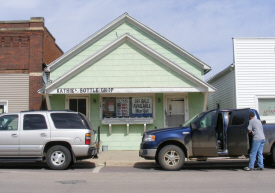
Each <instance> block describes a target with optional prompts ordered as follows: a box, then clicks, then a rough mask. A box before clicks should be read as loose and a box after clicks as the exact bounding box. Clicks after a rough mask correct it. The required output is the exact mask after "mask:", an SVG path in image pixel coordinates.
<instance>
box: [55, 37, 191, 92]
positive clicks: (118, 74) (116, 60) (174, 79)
mask: <svg viewBox="0 0 275 193" xmlns="http://www.w3.org/2000/svg"><path fill="white" fill-rule="evenodd" d="M133 58H134V60H133ZM85 87H86V88H98V87H99V88H108V87H112V88H113V87H114V88H119V87H132V88H137V87H170V88H171V87H196V85H195V84H194V83H192V82H190V81H189V80H187V79H186V78H184V77H182V76H181V75H179V74H178V73H177V72H175V71H173V70H171V69H170V68H168V67H167V66H165V65H164V64H162V63H160V62H159V61H157V60H156V59H154V58H152V57H151V56H149V55H148V54H146V53H145V52H143V51H141V50H139V49H138V48H136V47H135V46H133V45H132V44H131V43H129V42H125V43H123V44H122V45H120V46H119V47H118V48H116V49H115V50H113V51H111V52H110V53H109V54H107V55H106V56H104V57H103V58H102V59H101V60H99V61H96V62H95V63H93V64H89V66H88V67H87V68H86V69H84V70H83V71H82V72H80V73H79V74H77V75H75V76H74V77H72V78H71V79H70V80H68V81H67V82H66V83H64V84H63V85H61V86H59V88H85Z"/></svg>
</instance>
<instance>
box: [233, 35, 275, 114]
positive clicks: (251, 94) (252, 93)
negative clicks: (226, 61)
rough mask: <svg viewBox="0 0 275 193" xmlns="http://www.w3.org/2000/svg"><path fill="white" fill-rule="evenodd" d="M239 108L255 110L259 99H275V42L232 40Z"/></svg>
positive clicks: (246, 39) (270, 39) (245, 39)
mask: <svg viewBox="0 0 275 193" xmlns="http://www.w3.org/2000/svg"><path fill="white" fill-rule="evenodd" d="M233 44H234V62H235V71H236V106H237V108H246V107H249V108H255V109H257V110H258V105H257V98H258V97H261V96H265V97H267V96H270V97H271V98H275V78H274V77H275V76H274V75H275V38H233Z"/></svg>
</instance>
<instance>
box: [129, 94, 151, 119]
mask: <svg viewBox="0 0 275 193" xmlns="http://www.w3.org/2000/svg"><path fill="white" fill-rule="evenodd" d="M152 104H153V103H152V97H133V98H132V116H138V117H140V116H142V117H149V116H153V113H152V112H153V111H152V106H153V105H152Z"/></svg>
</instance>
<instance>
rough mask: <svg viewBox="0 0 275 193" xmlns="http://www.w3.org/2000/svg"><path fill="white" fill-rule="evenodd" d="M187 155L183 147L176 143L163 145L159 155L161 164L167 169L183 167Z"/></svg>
mask: <svg viewBox="0 0 275 193" xmlns="http://www.w3.org/2000/svg"><path fill="white" fill-rule="evenodd" d="M184 160H185V155H184V153H183V151H182V149H181V148H180V147H178V146H176V145H167V146H165V147H163V148H162V149H161V150H160V152H159V155H158V162H159V165H160V166H161V167H162V168H163V169H165V170H179V169H181V168H182V166H183V164H184Z"/></svg>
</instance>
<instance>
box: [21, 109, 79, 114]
mask: <svg viewBox="0 0 275 193" xmlns="http://www.w3.org/2000/svg"><path fill="white" fill-rule="evenodd" d="M36 111H45V112H47V111H67V112H76V111H73V110H68V109H66V110H34V109H32V110H26V111H20V112H21V113H26V112H36Z"/></svg>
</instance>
